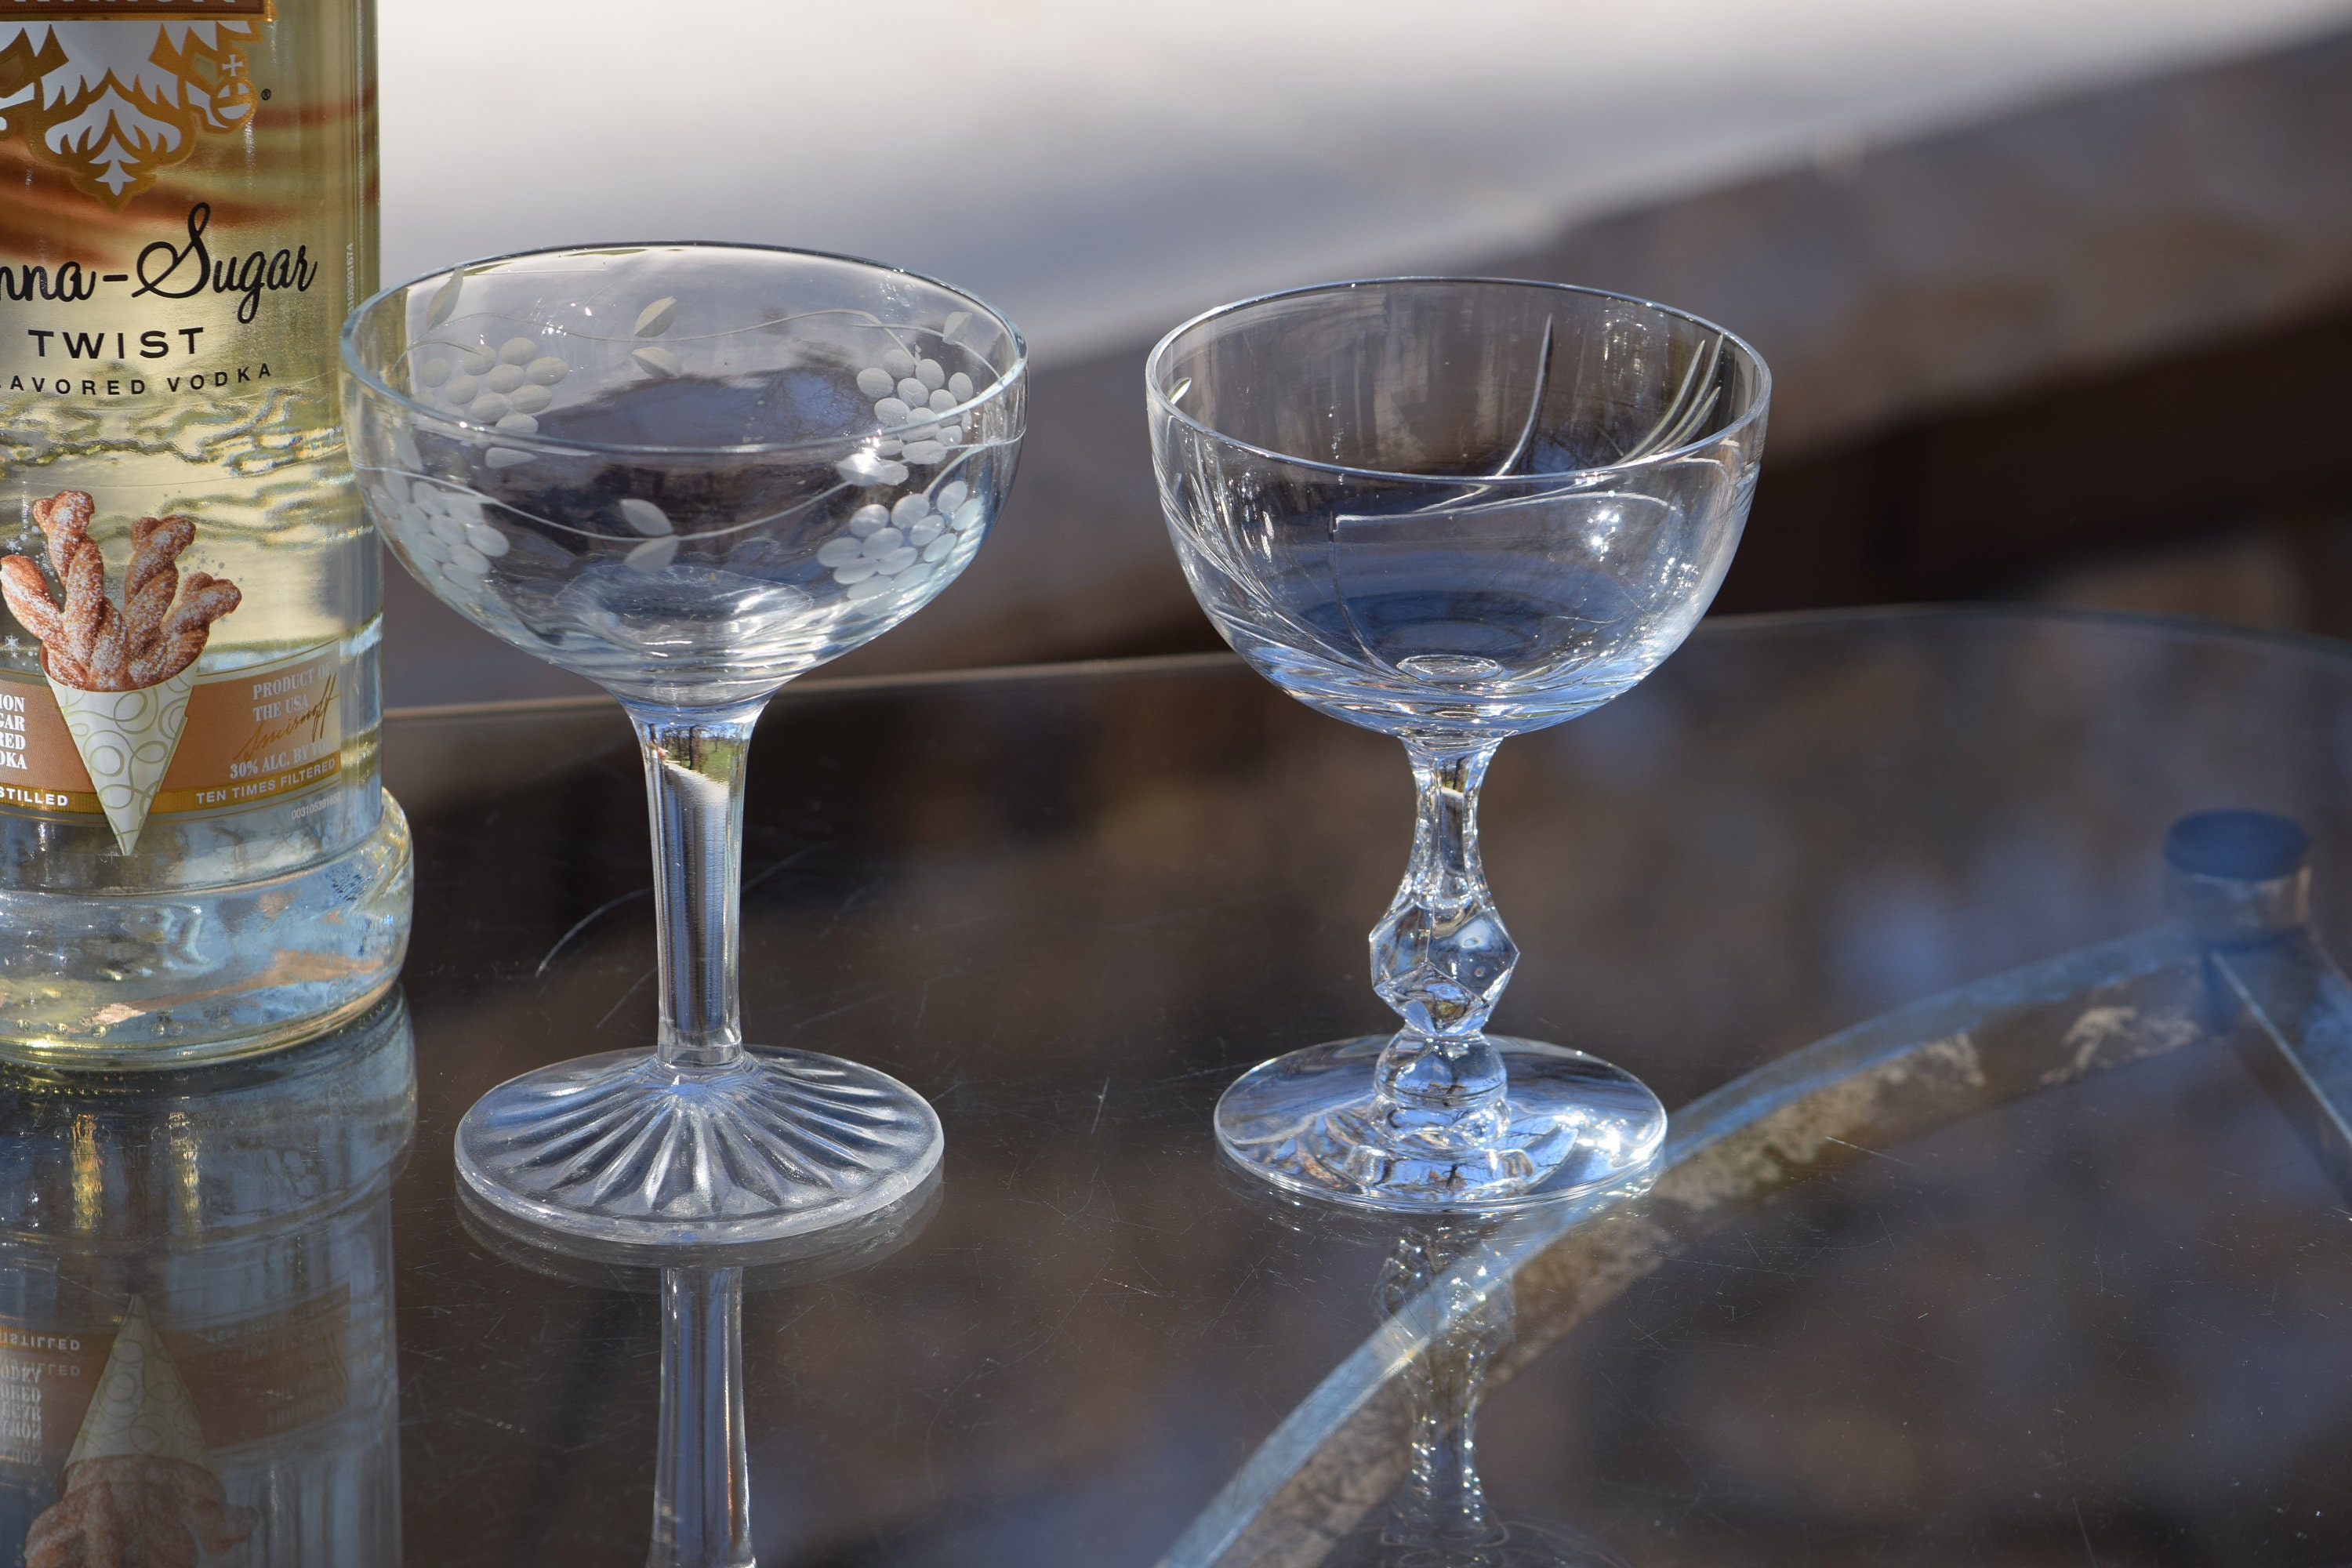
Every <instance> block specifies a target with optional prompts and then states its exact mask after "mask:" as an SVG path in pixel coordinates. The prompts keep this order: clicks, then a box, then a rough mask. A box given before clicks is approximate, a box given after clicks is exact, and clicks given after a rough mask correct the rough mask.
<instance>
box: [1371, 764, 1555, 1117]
mask: <svg viewBox="0 0 2352 1568" xmlns="http://www.w3.org/2000/svg"><path fill="white" fill-rule="evenodd" d="M1499 743H1500V742H1494V741H1488V742H1483V743H1480V744H1476V745H1472V746H1468V747H1465V746H1463V745H1461V744H1460V743H1459V742H1453V743H1440V742H1432V741H1426V740H1418V739H1415V740H1408V741H1406V742H1405V750H1406V752H1408V753H1409V754H1410V755H1411V757H1412V776H1413V783H1414V784H1415V786H1416V787H1417V789H1418V792H1419V795H1420V805H1419V811H1418V816H1417V820H1416V822H1415V824H1414V827H1413V839H1412V861H1411V862H1410V864H1409V865H1408V866H1407V867H1406V868H1405V876H1404V882H1403V884H1402V886H1401V887H1399V888H1398V889H1397V895H1396V899H1395V901H1394V902H1392V903H1391V904H1390V906H1389V911H1388V913H1387V914H1386V915H1385V916H1383V917H1382V918H1381V923H1380V924H1379V925H1377V926H1375V927H1373V928H1372V934H1371V950H1372V986H1373V989H1374V990H1376V991H1378V992H1379V993H1380V995H1381V1000H1382V1001H1384V1002H1386V1003H1387V1004H1388V1005H1390V1006H1391V1007H1392V1008H1394V1009H1395V1010H1396V1012H1397V1014H1398V1016H1400V1017H1402V1019H1403V1020H1404V1027H1403V1028H1402V1029H1401V1030H1399V1031H1398V1032H1397V1035H1396V1037H1395V1038H1394V1039H1392V1040H1391V1041H1390V1042H1389V1045H1388V1048H1387V1049H1386V1050H1384V1051H1382V1052H1381V1058H1380V1064H1379V1066H1378V1068H1376V1069H1375V1072H1374V1080H1373V1081H1374V1085H1375V1090H1376V1092H1377V1094H1378V1096H1379V1099H1380V1101H1381V1115H1382V1116H1383V1118H1384V1119H1386V1120H1387V1121H1388V1122H1389V1124H1390V1125H1391V1126H1392V1127H1396V1128H1399V1129H1400V1130H1402V1129H1403V1128H1405V1127H1408V1126H1409V1127H1411V1128H1412V1131H1413V1132H1414V1133H1415V1135H1416V1136H1417V1137H1419V1138H1421V1139H1422V1140H1423V1141H1424V1142H1427V1141H1429V1140H1431V1139H1432V1138H1433V1137H1434V1138H1437V1139H1440V1140H1444V1141H1449V1142H1450V1141H1457V1140H1458V1142H1459V1143H1460V1144H1461V1146H1463V1147H1465V1148H1469V1147H1474V1146H1478V1145H1483V1144H1486V1143H1488V1142H1491V1141H1492V1140H1493V1139H1495V1138H1496V1136H1498V1135H1499V1133H1500V1132H1501V1131H1502V1128H1503V1126H1504V1124H1505V1121H1506V1120H1507V1110H1506V1109H1505V1107H1504V1105H1503V1091H1504V1087H1505V1072H1504V1068H1503V1058H1502V1056H1501V1054H1500V1053H1499V1052H1497V1051H1496V1049H1495V1047H1494V1046H1493V1045H1492V1043H1490V1042H1489V1041H1488V1040H1487V1038H1486V1034H1485V1030H1486V1019H1487V1017H1488V1016H1489V1015H1491V1014H1492V1013H1493V1012H1494V1009H1495V1004H1496V1001H1497V1000H1498V999H1500V997H1501V996H1502V994H1503V987H1504V986H1506V985H1507V984H1510V979H1511V971H1512V969H1513V968H1514V967H1516V966H1517V963H1518V960H1519V950H1518V947H1517V944H1515V943H1514V942H1512V941H1511V934H1510V932H1509V931H1506V930H1504V929H1503V920H1502V916H1501V915H1500V913H1498V912H1497V911H1496V908H1495V900H1494V895H1493V894H1491V893H1490V892H1488V891H1487V889H1486V870H1485V868H1483V867H1482V866H1481V865H1480V864H1479V859H1478V786H1479V785H1480V784H1482V783H1484V782H1485V780H1486V764H1487V763H1490V762H1492V761H1493V760H1494V756H1495V748H1496V745H1498V744H1499Z"/></svg>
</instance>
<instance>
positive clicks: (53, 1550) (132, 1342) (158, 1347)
mask: <svg viewBox="0 0 2352 1568" xmlns="http://www.w3.org/2000/svg"><path fill="white" fill-rule="evenodd" d="M63 1479H64V1482H65V1491H64V1493H63V1495H61V1496H60V1497H59V1498H58V1500H57V1501H56V1502H55V1503H52V1504H51V1505H50V1506H49V1507H48V1508H47V1509H45V1510H42V1511H41V1513H40V1514H39V1516H38V1517H37V1518H36V1519H35V1520H34V1521H33V1523H32V1528H31V1529H29V1530H27V1531H26V1532H25V1541H24V1555H23V1557H22V1559H21V1561H22V1562H23V1563H24V1564H25V1568H105V1565H106V1564H110V1563H121V1564H130V1563H195V1562H196V1561H197V1560H198V1559H199V1558H201V1557H203V1556H204V1555H205V1554H206V1553H218V1552H226V1551H228V1550H229V1549H230V1548H232V1547H234V1546H236V1545H237V1544H238V1543H239V1542H242V1541H244V1540H245V1539H246V1538H247V1536H249V1535H251V1534H252V1533H253V1531H254V1529H255V1527H256V1526H257V1525H258V1524H259V1523H260V1522H261V1516H260V1515H259V1514H257V1513H256V1512H255V1511H254V1510H251V1509H249V1508H241V1507H238V1506H236V1505H235V1504H233V1503H231V1502H230V1501H229V1500H228V1495H227V1491H226V1489H225V1488H224V1487H223V1486H222V1485H221V1479H220V1478H219V1477H218V1476H216V1475H215V1474H213V1472H212V1471H211V1470H210V1469H208V1468H205V1439H204V1434H203V1432H202V1431H201V1430H199V1429H198V1427H197V1426H196V1411H195V1406H194V1404H193V1403H191V1402H190V1400H189V1398H188V1385H187V1384H185V1383H184V1382H182V1381H181V1378H180V1371H179V1368H177V1367H175V1366H173V1364H172V1358H171V1355H170V1354H169V1352H166V1351H165V1350H164V1349H163V1337H162V1336H161V1335H159V1334H158V1333H156V1331H155V1325H154V1323H153V1321H151V1320H150V1319H149V1318H148V1316H147V1305H146V1303H145V1302H143V1301H142V1300H140V1299H139V1298H138V1297H136V1296H133V1297H132V1298H131V1310H130V1312H129V1313H128V1314H127V1315H126V1316H125V1317H124V1318H123V1320H122V1327H121V1328H120V1329H119V1330H117V1331H115V1336H114V1348H113V1349H112V1350H111V1351H110V1352H108V1353H107V1357H106V1366H105V1368H104V1370H102V1371H101V1372H100V1373H99V1374H98V1392H97V1393H96V1394H93V1395H92V1396H91V1397H90V1402H89V1411H88V1412H87V1413H86V1414H85V1415H83V1416H82V1418H81V1430H80V1431H79V1432H78V1433H76V1434H75V1435H74V1444H73V1450H72V1452H70V1453H69V1454H68V1455H67V1456H66V1467H65V1470H64V1472H63Z"/></svg>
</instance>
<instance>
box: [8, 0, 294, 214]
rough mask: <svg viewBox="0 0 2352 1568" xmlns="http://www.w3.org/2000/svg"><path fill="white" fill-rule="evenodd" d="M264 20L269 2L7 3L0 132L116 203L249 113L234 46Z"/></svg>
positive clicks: (243, 70) (248, 90)
mask: <svg viewBox="0 0 2352 1568" xmlns="http://www.w3.org/2000/svg"><path fill="white" fill-rule="evenodd" d="M27 13H31V14H30V15H27ZM271 19H272V13H271V11H270V8H269V0H33V3H28V0H15V3H14V4H9V5H7V6H6V8H5V10H0V135H10V136H20V137H22V138H23V140H24V142H25V145H26V147H27V148H29V149H30V150H31V151H32V153H33V154H34V155H35V156H36V157H37V158H38V159H40V160H41V161H42V162H43V163H50V164H53V165H55V166H56V167H58V168H59V169H62V170H64V171H65V172H66V174H68V176H70V177H71V179H72V180H73V183H74V184H75V185H76V187H78V188H79V189H80V190H82V191H85V192H87V193H88V194H89V195H93V196H96V197H98V198H99V199H100V200H101V201H103V202H105V203H106V204H107V205H109V206H114V207H120V206H121V205H123V204H124V203H126V202H128V201H129V200H130V199H131V197H133V196H135V195H138V194H139V193H140V192H142V191H143V190H145V189H147V187H149V186H150V185H152V184H154V183H155V179H156V176H157V175H159V174H162V173H163V171H164V170H165V169H168V168H170V167H171V166H172V165H173V164H174V163H179V162H181V161H182V160H183V159H184V158H186V157H187V155H188V154H189V153H192V152H194V150H195V142H196V137H197V136H198V135H199V134H201V133H202V132H231V131H241V130H243V129H245V128H246V126H247V124H248V123H249V122H250V121H252V119H253V111H254V107H255V104H256V102H257V93H256V92H255V90H254V86H253V82H252V79H250V77H249V75H248V74H247V63H246V57H245V53H244V48H243V46H246V45H249V44H251V43H253V42H254V41H256V40H257V39H258V38H259V37H260V28H261V26H262V24H263V23H265V22H268V21H269V20H271Z"/></svg>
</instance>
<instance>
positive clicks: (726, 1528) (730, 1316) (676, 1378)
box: [646, 1268, 752, 1568]
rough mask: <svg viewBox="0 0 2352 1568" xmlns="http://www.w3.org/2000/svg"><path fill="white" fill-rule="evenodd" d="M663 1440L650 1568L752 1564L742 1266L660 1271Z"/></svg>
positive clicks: (741, 1566) (656, 1481) (658, 1462)
mask: <svg viewBox="0 0 2352 1568" xmlns="http://www.w3.org/2000/svg"><path fill="white" fill-rule="evenodd" d="M661 1303H662V1351H661V1356H662V1359H661V1449H660V1458H658V1459H657V1460H656V1462H655V1468H654V1540H653V1547H652V1549H651V1550H650V1551H648V1552H646V1568H751V1562H752V1557H751V1498H750V1495H749V1486H750V1476H751V1472H750V1468H749V1466H748V1464H747V1463H746V1461H745V1457H744V1451H743V1271H742V1270H741V1269H740V1268H665V1269H663V1270H662V1285H661Z"/></svg>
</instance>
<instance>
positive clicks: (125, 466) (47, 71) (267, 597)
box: [0, 0, 409, 1067]
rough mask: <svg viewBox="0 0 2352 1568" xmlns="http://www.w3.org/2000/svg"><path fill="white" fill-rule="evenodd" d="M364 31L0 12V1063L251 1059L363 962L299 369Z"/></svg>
mask: <svg viewBox="0 0 2352 1568" xmlns="http://www.w3.org/2000/svg"><path fill="white" fill-rule="evenodd" d="M373 37H374V18H373V5H372V3H371V0H43V3H42V4H40V5H37V6H36V5H14V6H10V7H8V12H7V14H6V15H0V121H5V124H0V176H5V193H6V194H5V195H0V552H4V553H5V554H6V555H7V556H9V557H12V559H6V560H0V574H5V576H0V583H5V588H6V604H7V610H6V614H5V618H0V930H5V933H6V934H5V940H0V1053H5V1054H7V1055H12V1056H15V1057H17V1058H36V1059H47V1060H50V1061H73V1062H79V1063H83V1064H86V1065H99V1066H110V1067H119V1066H131V1065H142V1064H144V1065H164V1064H169V1063H173V1062H179V1061H184V1060H186V1059H188V1058H197V1057H205V1056H213V1055H225V1054H235V1053H239V1052H244V1051H249V1050H254V1049H260V1048H268V1047H274V1046H278V1045H282V1044H285V1043H287V1042H288V1041H289V1040H293V1039H299V1038H301V1037H305V1036H307V1035H310V1034H313V1033H316V1032H318V1031H319V1030H320V1029H322V1028H325V1027H328V1026H331V1025H333V1024H334V1023H336V1022H337V1021H339V1020H342V1019H347V1018H349V1017H352V1016H356V1015H357V1014H358V1013H360V1012H362V1011H363V1010H365V1008H366V1007H368V1006H369V1005H371V1004H372V1003H373V1001H374V1000H375V999H376V998H377V997H379V996H381V995H382V994H383V992H384V990H385V989H386V988H388V987H389V986H390V984H392V980H393V977H394V973H396V972H397V970H398V967H399V963H400V958H401V956H402V952H403V950H404V945H405V941H406V934H407V925H408V910H409V849H408V838H407V829H406V826H405V824H404V821H403V820H402V817H401V815H400V812H399V809H398V807H397V806H395V805H393V803H392V802H391V801H389V800H388V799H387V798H386V797H385V796H384V795H383V789H382V786H381V784H380V783H379V780H378V773H377V735H378V728H379V709H380V699H379V682H378V675H377V642H378V638H379V636H380V616H381V605H382V592H383V591H382V579H381V576H380V574H379V573H380V568H379V564H378V558H377V548H376V543H375V540H374V537H373V532H372V531H371V530H370V529H369V528H368V527H367V524H366V521H365V519H364V518H363V517H362V514H361V512H360V510H359V503H358V498H357V495H356V492H355V489H354V487H353V485H352V479H351V476H350V471H349V467H348V463H347V459H346V458H345V455H344V449H343V439H342V432H341V427H340V424H339V419H338V415H337V412H336V406H335V404H336V395H335V384H334V370H335V338H336V333H337V331H338V330H339V329H340V327H341V322H342V319H343V317H344V316H345V315H346V314H347V313H348V312H349V310H351V308H352V306H353V305H354V304H356V303H357V302H358V301H359V300H362V298H364V297H365V296H366V295H367V294H369V293H370V292H372V291H373V289H374V288H375V279H376V233H375V186H376V179H375V158H374V126H375V97H374V63H373ZM142 520H143V521H142Z"/></svg>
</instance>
